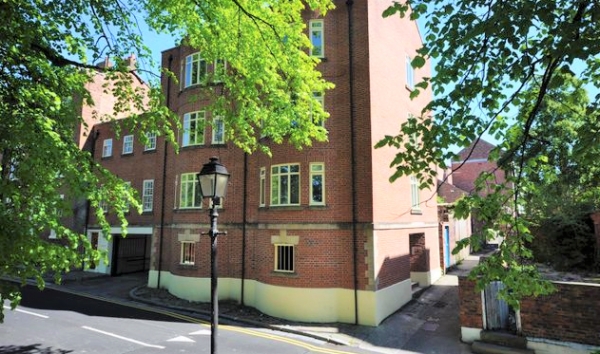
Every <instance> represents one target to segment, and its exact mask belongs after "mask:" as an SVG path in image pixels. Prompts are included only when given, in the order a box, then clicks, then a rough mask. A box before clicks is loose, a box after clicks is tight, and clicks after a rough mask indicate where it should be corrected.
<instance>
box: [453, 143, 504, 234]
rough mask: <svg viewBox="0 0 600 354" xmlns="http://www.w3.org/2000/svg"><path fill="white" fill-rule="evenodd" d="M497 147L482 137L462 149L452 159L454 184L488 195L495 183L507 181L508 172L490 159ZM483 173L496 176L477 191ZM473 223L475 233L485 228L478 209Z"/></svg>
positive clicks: (469, 191) (472, 218)
mask: <svg viewBox="0 0 600 354" xmlns="http://www.w3.org/2000/svg"><path fill="white" fill-rule="evenodd" d="M495 148H496V146H495V145H493V144H490V143H489V142H487V141H485V140H483V139H480V140H478V141H476V142H474V143H473V144H471V146H469V147H467V148H464V149H463V150H461V151H460V152H459V153H458V157H457V159H456V160H453V161H452V171H453V172H452V178H453V184H454V185H455V186H456V187H458V188H460V189H462V190H464V191H466V192H467V193H469V194H474V193H478V194H479V195H486V194H487V193H488V192H489V190H490V188H491V187H493V186H494V185H498V184H504V183H506V172H505V171H504V170H502V169H500V168H498V165H497V164H496V162H495V161H490V160H489V159H488V157H489V155H490V152H491V151H492V150H493V149H495ZM482 173H491V174H493V176H494V178H493V179H491V180H488V182H487V183H488V184H487V185H486V188H484V189H482V190H480V191H476V190H475V181H476V180H477V178H478V177H479V176H480V175H481V174H482ZM471 223H472V225H471V228H472V232H473V233H479V232H481V231H482V230H483V224H482V222H481V221H480V220H478V218H477V210H475V211H473V213H472V215H471ZM488 241H489V242H488V243H490V244H499V243H500V242H501V241H502V239H501V238H500V237H497V238H496V239H493V240H488Z"/></svg>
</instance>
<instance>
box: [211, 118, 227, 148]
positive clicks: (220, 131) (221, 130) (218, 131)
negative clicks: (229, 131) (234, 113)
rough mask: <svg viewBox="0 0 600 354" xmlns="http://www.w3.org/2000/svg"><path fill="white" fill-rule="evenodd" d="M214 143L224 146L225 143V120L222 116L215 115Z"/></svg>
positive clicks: (213, 127)
mask: <svg viewBox="0 0 600 354" xmlns="http://www.w3.org/2000/svg"><path fill="white" fill-rule="evenodd" d="M212 143H213V144H224V143H225V120H224V119H223V117H221V116H214V115H213V126H212Z"/></svg>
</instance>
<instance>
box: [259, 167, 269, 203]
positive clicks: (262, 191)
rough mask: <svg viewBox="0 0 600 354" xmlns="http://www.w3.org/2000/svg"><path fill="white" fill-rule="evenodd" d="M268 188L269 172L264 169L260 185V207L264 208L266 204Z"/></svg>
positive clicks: (261, 173) (261, 172) (262, 168)
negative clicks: (266, 189)
mask: <svg viewBox="0 0 600 354" xmlns="http://www.w3.org/2000/svg"><path fill="white" fill-rule="evenodd" d="M266 187H267V170H266V168H264V167H261V168H260V181H259V184H258V188H259V191H258V193H259V195H258V206H261V207H264V206H265V204H266V196H265V193H266V191H265V188H266Z"/></svg>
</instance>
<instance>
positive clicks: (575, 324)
mask: <svg viewBox="0 0 600 354" xmlns="http://www.w3.org/2000/svg"><path fill="white" fill-rule="evenodd" d="M458 281H459V283H458V289H459V303H460V323H461V326H462V327H469V328H482V329H483V316H482V311H483V310H482V303H481V301H482V300H481V293H480V292H479V291H475V282H474V281H472V280H468V279H467V278H465V277H459V279H458ZM554 285H555V286H556V292H554V293H553V294H551V295H547V296H539V297H536V298H527V299H524V300H523V301H522V302H521V329H522V333H523V335H524V336H525V337H530V338H540V339H550V340H554V341H560V342H572V343H581V344H586V345H592V346H600V302H599V301H598V300H599V299H600V284H587V283H563V282H555V283H554Z"/></svg>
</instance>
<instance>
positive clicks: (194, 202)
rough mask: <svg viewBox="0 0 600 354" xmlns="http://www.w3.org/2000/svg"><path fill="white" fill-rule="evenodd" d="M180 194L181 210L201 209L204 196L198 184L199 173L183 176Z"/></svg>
mask: <svg viewBox="0 0 600 354" xmlns="http://www.w3.org/2000/svg"><path fill="white" fill-rule="evenodd" d="M180 188H181V189H180V193H179V207H180V208H201V207H202V196H201V194H200V185H199V184H198V176H197V173H195V172H194V173H183V174H181V187H180Z"/></svg>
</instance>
